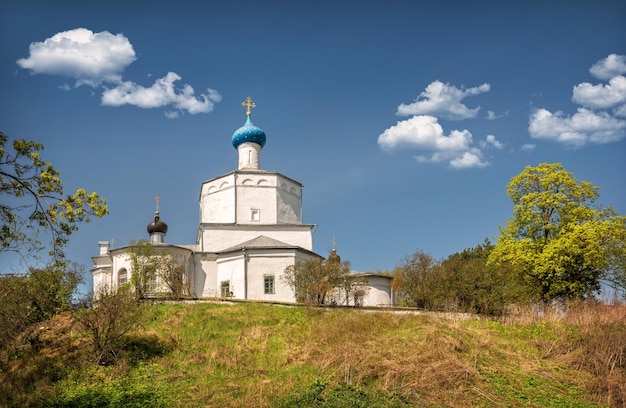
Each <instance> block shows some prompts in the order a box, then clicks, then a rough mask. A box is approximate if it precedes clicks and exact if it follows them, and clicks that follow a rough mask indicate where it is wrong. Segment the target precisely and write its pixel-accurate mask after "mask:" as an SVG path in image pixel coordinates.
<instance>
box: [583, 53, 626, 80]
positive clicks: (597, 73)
mask: <svg viewBox="0 0 626 408" xmlns="http://www.w3.org/2000/svg"><path fill="white" fill-rule="evenodd" d="M589 72H590V73H591V75H593V76H594V77H595V78H598V79H604V80H608V79H611V78H613V77H615V76H617V75H621V74H625V73H626V55H617V54H611V55H609V56H608V57H606V58H604V59H602V60H600V61H598V62H596V63H595V64H594V65H593V66H592V67H591V68H590V69H589Z"/></svg>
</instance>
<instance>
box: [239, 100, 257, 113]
mask: <svg viewBox="0 0 626 408" xmlns="http://www.w3.org/2000/svg"><path fill="white" fill-rule="evenodd" d="M241 106H243V107H245V108H246V115H248V116H250V115H251V114H252V108H256V103H254V102H252V98H251V97H249V96H248V97H247V98H246V100H245V101H243V102H241Z"/></svg>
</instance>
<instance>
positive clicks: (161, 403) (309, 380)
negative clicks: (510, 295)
mask: <svg viewBox="0 0 626 408" xmlns="http://www.w3.org/2000/svg"><path fill="white" fill-rule="evenodd" d="M145 308H146V313H145V315H144V318H143V322H142V324H141V325H140V326H141V328H138V329H137V331H136V332H134V333H132V335H131V336H130V337H129V342H128V345H127V346H126V348H125V350H123V351H122V352H121V353H120V354H119V360H118V363H117V364H115V365H113V366H108V367H104V366H99V365H97V364H95V363H94V362H93V361H92V360H90V354H89V340H88V338H87V337H85V336H84V335H83V334H82V333H81V332H80V331H79V328H78V326H76V325H75V324H73V323H72V320H71V318H70V317H69V316H68V315H65V316H60V317H57V318H56V320H53V321H51V322H49V323H48V327H47V328H46V330H45V331H44V334H43V335H42V339H43V347H42V348H41V349H40V350H39V351H33V350H29V349H28V348H27V347H25V348H23V349H22V350H21V351H19V352H18V353H17V354H16V355H14V356H13V357H12V359H11V360H10V361H9V362H7V363H6V364H5V365H4V366H2V371H1V372H0V383H2V384H4V385H3V386H1V387H2V388H0V405H4V406H41V407H134V406H138V407H139V406H141V407H207V406H208V407H248V406H250V407H251V406H254V407H302V406H311V407H408V406H423V407H440V406H450V407H469V406H485V407H487V406H513V407H516V406H529V407H539V406H541V407H544V406H545V407H599V406H610V405H611V403H613V404H614V405H615V406H618V405H616V404H615V401H619V400H617V399H614V400H613V401H611V400H607V399H606V398H605V397H604V396H603V395H602V394H599V393H598V392H596V391H597V390H594V388H593V386H592V385H593V384H596V383H597V382H598V381H599V380H601V377H599V376H598V374H597V373H594V372H592V371H590V370H586V369H585V368H584V367H579V369H574V368H573V366H572V364H571V361H572V358H569V357H571V355H575V354H576V353H577V352H578V349H576V348H575V347H574V346H572V345H574V344H576V342H575V341H573V340H576V339H577V337H576V336H577V335H578V333H579V332H580V325H575V324H571V323H567V322H556V321H555V322H552V321H543V322H531V323H516V324H507V323H501V322H496V321H492V320H469V321H460V320H459V321H455V320H447V319H442V318H437V317H432V316H431V317H428V316H420V315H410V314H392V313H382V312H369V313H364V312H360V311H355V310H341V309H339V310H323V309H309V308H304V307H285V306H270V305H262V304H245V303H242V304H212V303H198V304H156V305H146V306H145ZM570 340H572V341H570ZM561 341H562V342H563V343H560V342H561ZM572 353H574V354H572ZM613 374H615V372H613ZM624 378H626V376H624ZM618 397H619V396H618Z"/></svg>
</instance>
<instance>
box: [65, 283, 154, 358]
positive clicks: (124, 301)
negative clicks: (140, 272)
mask: <svg viewBox="0 0 626 408" xmlns="http://www.w3.org/2000/svg"><path fill="white" fill-rule="evenodd" d="M141 312H142V308H141V304H140V303H139V301H138V300H137V299H136V298H135V296H134V294H133V292H132V290H131V288H130V286H129V285H124V286H122V287H121V288H120V289H119V290H118V291H117V292H115V293H111V292H108V291H105V292H102V293H101V294H100V297H99V298H98V300H97V301H96V302H95V303H94V305H93V307H92V308H83V309H80V310H78V311H77V312H76V313H75V317H76V319H77V320H78V321H79V322H80V324H81V325H82V326H83V328H84V329H85V330H86V331H87V333H88V334H89V336H90V337H91V340H92V342H93V351H94V355H95V359H96V361H97V362H98V364H101V365H110V364H113V363H115V361H116V359H117V355H118V353H119V352H121V351H122V350H123V349H124V347H125V345H126V342H127V338H126V337H125V336H126V334H127V333H129V332H130V331H131V330H132V329H133V328H135V327H137V326H138V325H139V324H140V322H141Z"/></svg>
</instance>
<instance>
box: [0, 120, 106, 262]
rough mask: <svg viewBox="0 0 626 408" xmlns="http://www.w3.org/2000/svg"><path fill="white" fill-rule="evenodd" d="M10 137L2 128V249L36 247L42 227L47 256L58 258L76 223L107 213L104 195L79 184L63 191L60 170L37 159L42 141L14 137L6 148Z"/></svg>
mask: <svg viewBox="0 0 626 408" xmlns="http://www.w3.org/2000/svg"><path fill="white" fill-rule="evenodd" d="M8 141H9V138H8V136H7V135H5V134H4V133H2V132H0V197H2V200H1V201H0V252H2V251H14V252H17V253H19V254H21V255H22V256H24V255H26V254H32V253H34V252H36V251H39V250H41V249H42V245H41V242H40V241H39V233H40V230H44V231H45V232H47V233H48V234H49V235H50V251H49V255H50V256H52V257H54V259H55V260H57V261H62V260H63V259H64V253H63V248H64V246H65V245H66V244H67V242H68V238H69V236H70V235H71V234H72V233H73V232H74V231H76V230H77V229H78V226H77V224H78V223H81V222H89V221H90V219H91V217H92V216H96V217H102V216H104V215H105V214H107V213H108V209H107V206H106V200H105V199H104V198H102V197H100V196H99V195H98V194H97V193H95V192H93V193H88V192H87V191H86V190H84V189H82V188H80V189H78V190H76V192H75V193H74V194H72V195H68V196H64V193H63V184H62V182H61V178H60V176H59V172H58V170H56V169H55V168H54V167H53V166H52V164H50V163H48V162H45V161H43V160H42V159H41V155H40V151H41V150H43V145H42V144H40V143H36V142H33V141H27V140H24V139H16V140H13V142H12V144H11V147H7V146H6V145H7V143H8Z"/></svg>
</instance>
